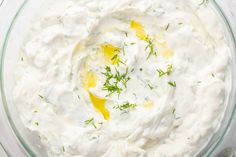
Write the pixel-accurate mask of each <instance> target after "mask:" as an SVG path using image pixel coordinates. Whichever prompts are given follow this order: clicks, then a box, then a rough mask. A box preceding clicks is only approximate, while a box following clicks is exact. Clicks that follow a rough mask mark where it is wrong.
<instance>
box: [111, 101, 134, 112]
mask: <svg viewBox="0 0 236 157" xmlns="http://www.w3.org/2000/svg"><path fill="white" fill-rule="evenodd" d="M136 107H137V105H136V104H132V103H129V102H126V103H124V104H122V105H117V106H114V107H113V108H114V109H119V110H120V111H124V110H128V109H135V108H136Z"/></svg>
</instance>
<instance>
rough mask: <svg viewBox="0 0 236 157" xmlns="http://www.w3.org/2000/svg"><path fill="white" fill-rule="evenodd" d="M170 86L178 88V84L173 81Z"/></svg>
mask: <svg viewBox="0 0 236 157" xmlns="http://www.w3.org/2000/svg"><path fill="white" fill-rule="evenodd" d="M168 84H169V85H170V86H172V87H176V83H175V82H172V81H169V82H168Z"/></svg>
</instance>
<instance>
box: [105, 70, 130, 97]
mask: <svg viewBox="0 0 236 157" xmlns="http://www.w3.org/2000/svg"><path fill="white" fill-rule="evenodd" d="M102 74H103V75H104V76H106V81H105V83H104V84H103V88H102V90H106V91H107V92H108V94H107V95H106V96H110V95H112V94H113V93H117V94H120V93H121V91H122V90H123V88H122V85H123V86H124V87H125V88H126V87H127V82H128V81H129V80H130V77H128V76H127V75H128V68H126V71H125V72H124V73H121V72H120V71H118V70H117V68H115V73H114V74H113V73H112V71H111V67H109V66H106V67H105V72H102ZM113 80H114V81H113Z"/></svg>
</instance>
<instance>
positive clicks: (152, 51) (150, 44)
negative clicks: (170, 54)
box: [145, 39, 157, 59]
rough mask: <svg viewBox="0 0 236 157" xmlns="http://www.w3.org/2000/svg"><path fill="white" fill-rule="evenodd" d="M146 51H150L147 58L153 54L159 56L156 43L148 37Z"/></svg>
mask: <svg viewBox="0 0 236 157" xmlns="http://www.w3.org/2000/svg"><path fill="white" fill-rule="evenodd" d="M145 51H148V56H147V59H149V58H150V57H151V56H152V55H153V56H157V52H156V51H155V46H154V43H153V41H152V40H151V39H148V41H147V46H146V47H145Z"/></svg>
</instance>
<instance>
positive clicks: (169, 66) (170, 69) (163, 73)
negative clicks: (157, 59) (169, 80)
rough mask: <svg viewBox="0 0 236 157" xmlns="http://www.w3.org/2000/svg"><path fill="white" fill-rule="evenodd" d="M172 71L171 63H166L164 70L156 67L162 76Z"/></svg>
mask: <svg viewBox="0 0 236 157" xmlns="http://www.w3.org/2000/svg"><path fill="white" fill-rule="evenodd" d="M172 71H173V66H172V65H171V64H168V65H167V69H166V71H165V72H164V71H163V70H161V69H157V72H158V75H159V77H162V76H164V75H170V74H171V73H172Z"/></svg>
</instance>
